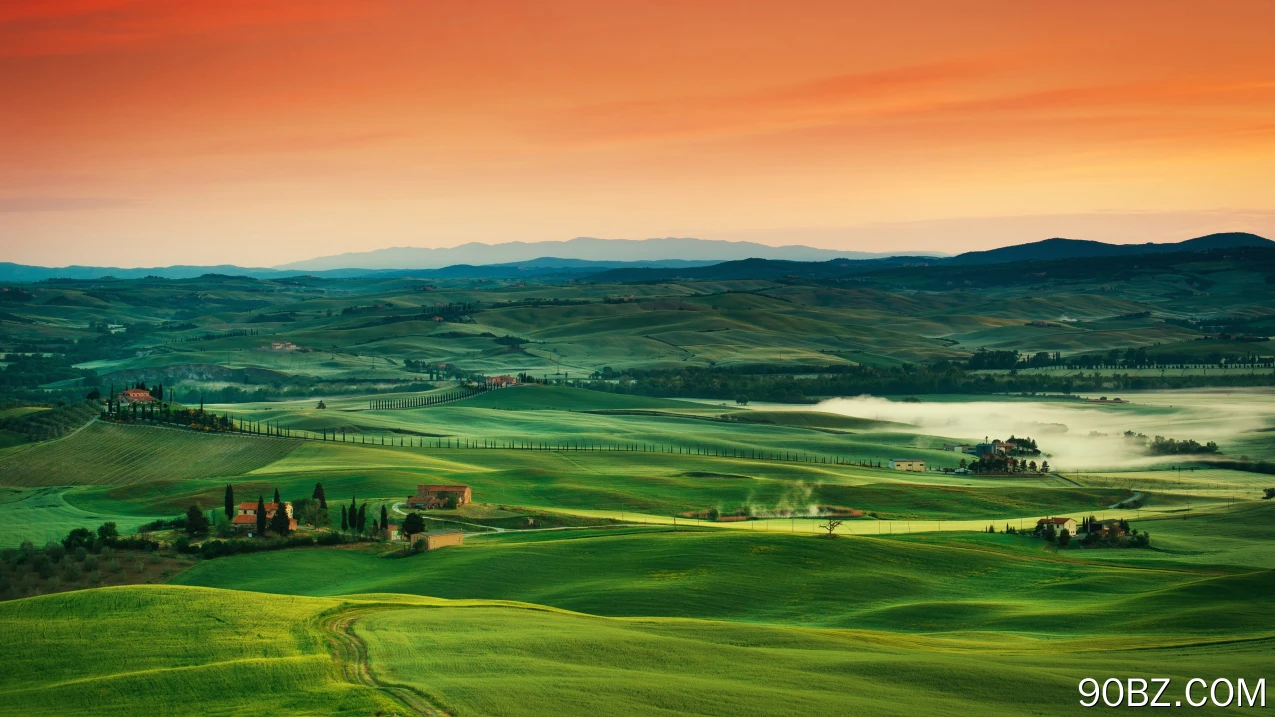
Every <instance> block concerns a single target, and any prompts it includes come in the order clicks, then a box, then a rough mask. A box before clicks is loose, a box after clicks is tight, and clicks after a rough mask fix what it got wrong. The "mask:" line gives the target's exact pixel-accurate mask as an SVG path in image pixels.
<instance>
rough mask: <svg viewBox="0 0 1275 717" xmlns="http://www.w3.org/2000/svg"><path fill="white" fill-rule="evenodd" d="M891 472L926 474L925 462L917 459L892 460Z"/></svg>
mask: <svg viewBox="0 0 1275 717" xmlns="http://www.w3.org/2000/svg"><path fill="white" fill-rule="evenodd" d="M890 470H894V471H908V472H924V471H925V461H922V460H918V459H915V458H891V459H890Z"/></svg>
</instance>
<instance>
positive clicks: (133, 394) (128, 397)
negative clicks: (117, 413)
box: [116, 388, 159, 406]
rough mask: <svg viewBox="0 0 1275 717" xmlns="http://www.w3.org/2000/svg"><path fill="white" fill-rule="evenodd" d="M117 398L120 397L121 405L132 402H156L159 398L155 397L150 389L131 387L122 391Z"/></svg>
mask: <svg viewBox="0 0 1275 717" xmlns="http://www.w3.org/2000/svg"><path fill="white" fill-rule="evenodd" d="M116 398H118V399H119V402H120V405H121V406H127V405H129V404H132V403H136V404H146V403H156V402H158V400H159V399H157V398H155V397H154V396H152V395H151V392H150V391H147V390H146V389H144V388H130V389H126V390H123V391H120V393H119V396H117V397H116Z"/></svg>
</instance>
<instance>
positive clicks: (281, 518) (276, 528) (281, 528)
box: [270, 503, 292, 535]
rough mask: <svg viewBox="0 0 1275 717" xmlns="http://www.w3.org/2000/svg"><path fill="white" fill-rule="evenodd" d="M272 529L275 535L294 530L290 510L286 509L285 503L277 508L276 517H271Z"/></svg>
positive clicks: (285, 533)
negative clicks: (289, 515) (289, 514)
mask: <svg viewBox="0 0 1275 717" xmlns="http://www.w3.org/2000/svg"><path fill="white" fill-rule="evenodd" d="M270 530H272V531H273V532H274V534H275V535H287V534H288V531H290V530H292V521H291V519H289V518H288V511H287V510H285V509H284V505H283V503H279V504H278V507H276V508H275V511H274V517H273V518H271V519H270Z"/></svg>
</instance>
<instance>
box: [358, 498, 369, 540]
mask: <svg viewBox="0 0 1275 717" xmlns="http://www.w3.org/2000/svg"><path fill="white" fill-rule="evenodd" d="M366 528H367V503H364V504H363V505H360V506H359V531H358V532H360V533H362V532H364V530H365V529H366Z"/></svg>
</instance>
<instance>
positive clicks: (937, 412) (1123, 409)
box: [814, 393, 1275, 470]
mask: <svg viewBox="0 0 1275 717" xmlns="http://www.w3.org/2000/svg"><path fill="white" fill-rule="evenodd" d="M1181 398H1182V399H1184V400H1181V401H1179V404H1181V405H1175V404H1174V403H1173V399H1174V396H1173V395H1172V394H1167V393H1166V394H1157V395H1155V396H1154V397H1137V398H1135V399H1134V402H1133V403H1130V404H1125V405H1101V404H1094V403H1083V402H1080V401H1068V402H1058V401H958V402H919V403H917V402H899V401H890V400H887V399H884V398H876V397H872V396H859V397H856V398H834V399H829V400H826V401H823V402H821V403H819V404H818V405H817V406H815V408H814V410H817V411H823V412H826V413H836V414H840V415H844V416H854V417H857V418H869V419H876V420H884V421H894V422H897V423H904V424H910V425H911V426H915V427H916V428H917V429H918V431H919V432H923V433H926V434H930V435H935V436H943V437H948V438H952V439H955V440H957V441H960V442H962V443H972V442H977V441H982V440H983V438H984V437H988V438H991V439H997V438H999V439H1002V440H1004V439H1006V438H1008V437H1009V436H1010V435H1011V434H1012V435H1015V436H1019V437H1024V436H1030V437H1031V438H1034V439H1036V441H1037V444H1038V445H1039V447H1040V450H1041V451H1042V452H1043V453H1045V454H1047V455H1048V460H1049V463H1050V466H1051V468H1053V469H1057V470H1099V469H1136V468H1142V467H1148V466H1151V465H1159V464H1164V463H1166V462H1173V461H1175V460H1182V459H1186V460H1189V459H1190V457H1189V456H1180V457H1178V456H1152V455H1147V454H1146V452H1145V451H1144V450H1142V449H1141V448H1139V447H1138V446H1136V445H1134V444H1131V443H1130V442H1129V441H1128V440H1127V439H1126V438H1125V437H1124V432H1125V431H1127V430H1132V431H1135V432H1139V433H1144V434H1146V435H1147V436H1154V435H1162V436H1165V437H1167V438H1177V439H1194V440H1197V441H1199V442H1200V443H1205V442H1206V441H1216V442H1217V443H1219V444H1221V446H1222V450H1223V451H1225V450H1226V446H1227V443H1228V442H1231V441H1232V439H1234V438H1235V437H1236V436H1238V435H1239V434H1240V433H1242V432H1244V431H1247V430H1252V429H1254V428H1257V427H1260V426H1261V425H1263V420H1264V419H1265V418H1266V417H1267V416H1270V415H1271V414H1272V413H1275V405H1272V404H1271V403H1269V402H1265V403H1253V402H1245V401H1235V402H1228V401H1227V400H1226V397H1225V396H1223V395H1218V396H1216V400H1212V401H1199V400H1196V401H1192V400H1189V399H1188V397H1186V396H1182V397H1181ZM1191 398H1196V399H1198V398H1199V397H1198V396H1193V397H1191ZM1146 404H1151V405H1154V406H1155V409H1154V410H1150V411H1148V410H1145V408H1146ZM897 430H899V431H908V430H909V429H907V428H904V427H900V428H899V429H897Z"/></svg>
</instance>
